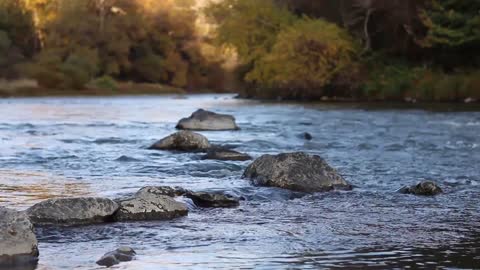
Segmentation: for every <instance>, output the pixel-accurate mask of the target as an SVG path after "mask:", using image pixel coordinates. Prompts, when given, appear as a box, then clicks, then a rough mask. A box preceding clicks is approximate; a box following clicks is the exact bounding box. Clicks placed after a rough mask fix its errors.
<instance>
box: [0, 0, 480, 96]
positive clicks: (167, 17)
mask: <svg viewBox="0 0 480 270" xmlns="http://www.w3.org/2000/svg"><path fill="white" fill-rule="evenodd" d="M196 4H197V3H196V0H141V1H140V0H69V1H66V0H0V77H2V78H19V77H28V78H33V79H35V80H36V81H37V82H38V83H39V85H40V86H41V87H44V88H60V89H82V88H84V87H86V85H89V84H92V83H93V84H94V85H96V86H99V87H113V86H114V83H115V81H134V82H147V83H161V84H167V85H171V86H175V87H181V88H186V89H212V90H220V89H224V88H225V87H226V86H227V85H235V86H236V88H237V89H236V90H238V88H241V90H242V92H243V95H244V96H248V97H256V98H284V99H321V98H345V99H374V100H377V99H378V100H390V99H392V100H399V99H409V100H425V101H456V100H465V99H477V100H479V99H480V72H479V65H480V54H478V51H479V49H480V2H479V1H477V0H389V1H384V0H262V1H258V0H221V1H219V0H216V1H211V3H210V4H209V5H208V6H207V7H206V8H205V9H203V10H198V8H196ZM199 14H205V16H206V18H207V19H208V22H209V23H211V24H212V25H214V26H215V27H214V28H213V31H211V32H210V34H209V35H199V34H198V33H197V31H196V30H197V29H196V21H197V20H198V18H199V16H200V15H199ZM219 50H223V52H228V55H230V56H231V55H234V56H235V57H236V59H237V62H238V63H237V65H236V66H235V69H233V71H232V69H225V57H224V56H223V55H221V54H220V53H218V52H219ZM206 51H208V52H209V53H205V52H206ZM232 52H233V54H232ZM225 55H227V53H225ZM232 72H233V75H234V76H230V75H231V73H232ZM232 78H233V79H232ZM231 81H234V83H232V82H231Z"/></svg>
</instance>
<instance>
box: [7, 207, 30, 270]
mask: <svg viewBox="0 0 480 270" xmlns="http://www.w3.org/2000/svg"><path fill="white" fill-rule="evenodd" d="M37 261H38V243H37V238H36V237H35V233H34V231H33V225H32V223H31V222H30V220H29V218H28V215H27V214H26V213H25V212H18V211H15V210H11V209H7V208H4V207H0V269H13V268H14V267H22V269H33V268H35V266H36V264H37ZM5 267H6V268H5Z"/></svg>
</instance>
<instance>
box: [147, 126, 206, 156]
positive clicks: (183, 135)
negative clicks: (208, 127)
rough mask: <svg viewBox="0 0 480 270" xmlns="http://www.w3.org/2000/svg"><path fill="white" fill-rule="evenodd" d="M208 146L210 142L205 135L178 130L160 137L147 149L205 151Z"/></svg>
mask: <svg viewBox="0 0 480 270" xmlns="http://www.w3.org/2000/svg"><path fill="white" fill-rule="evenodd" d="M208 148H210V143H209V142H208V139H207V138H206V137H205V136H203V135H201V134H198V133H194V132H191V131H180V132H177V133H174V134H172V135H170V136H168V137H165V138H163V139H161V140H160V141H158V142H156V143H155V144H153V145H152V146H150V148H149V149H153V150H175V151H186V152H190V151H192V152H196V151H199V152H205V151H207V149H208Z"/></svg>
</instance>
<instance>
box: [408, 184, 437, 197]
mask: <svg viewBox="0 0 480 270" xmlns="http://www.w3.org/2000/svg"><path fill="white" fill-rule="evenodd" d="M399 192H400V193H403V194H413V195H418V196H435V195H438V194H441V193H443V190H442V189H441V188H440V186H438V184H437V183H435V182H433V181H424V182H421V183H418V184H417V185H414V186H411V187H403V188H401V189H400V190H399Z"/></svg>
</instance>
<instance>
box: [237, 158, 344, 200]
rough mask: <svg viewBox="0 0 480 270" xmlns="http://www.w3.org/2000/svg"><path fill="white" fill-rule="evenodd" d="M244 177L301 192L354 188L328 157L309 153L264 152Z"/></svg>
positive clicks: (259, 183) (262, 184)
mask: <svg viewBox="0 0 480 270" xmlns="http://www.w3.org/2000/svg"><path fill="white" fill-rule="evenodd" d="M243 177H244V178H248V179H250V180H251V181H252V182H253V183H254V184H255V185H259V186H271V187H279V188H284V189H289V190H293V191H300V192H323V191H330V190H333V189H345V190H350V189H352V186H351V185H350V184H349V183H347V181H345V179H344V178H343V177H342V176H341V175H340V174H339V173H338V172H337V171H336V170H335V169H334V168H332V167H330V166H329V165H328V164H327V162H326V161H325V160H324V159H322V158H321V157H319V156H316V155H314V156H310V155H307V154H305V153H287V154H280V155H276V156H272V155H264V156H261V157H260V158H258V159H256V160H255V161H254V162H253V163H252V164H250V166H248V167H247V169H246V170H245V172H244V174H243Z"/></svg>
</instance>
